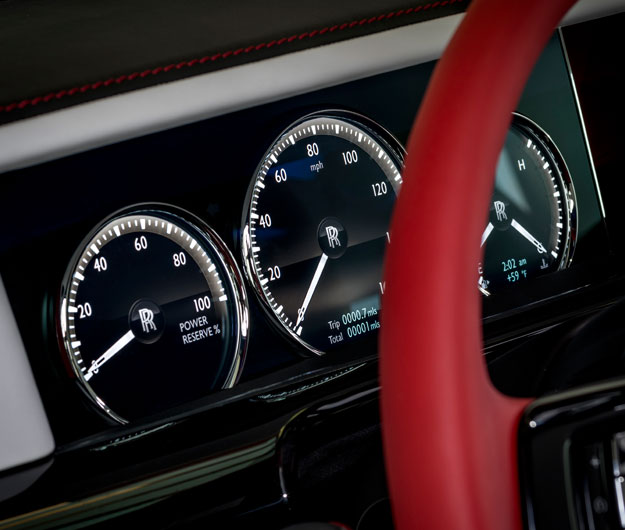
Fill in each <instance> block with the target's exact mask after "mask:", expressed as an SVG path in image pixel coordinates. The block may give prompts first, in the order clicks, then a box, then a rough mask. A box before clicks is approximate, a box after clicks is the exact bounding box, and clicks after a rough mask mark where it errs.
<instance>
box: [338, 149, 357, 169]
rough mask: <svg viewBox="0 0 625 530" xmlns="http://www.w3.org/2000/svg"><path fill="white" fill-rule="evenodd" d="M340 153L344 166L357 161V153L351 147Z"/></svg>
mask: <svg viewBox="0 0 625 530" xmlns="http://www.w3.org/2000/svg"><path fill="white" fill-rule="evenodd" d="M341 154H342V155H343V164H345V165H346V166H349V165H351V164H354V163H356V162H358V153H357V152H356V150H355V149H352V150H351V151H344V152H343V153H341Z"/></svg>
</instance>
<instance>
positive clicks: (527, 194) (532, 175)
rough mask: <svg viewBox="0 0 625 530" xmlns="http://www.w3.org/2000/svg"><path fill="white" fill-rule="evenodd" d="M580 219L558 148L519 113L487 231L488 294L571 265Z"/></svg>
mask: <svg viewBox="0 0 625 530" xmlns="http://www.w3.org/2000/svg"><path fill="white" fill-rule="evenodd" d="M575 219H576V218H575V193H574V191H573V187H572V183H571V180H570V178H569V175H568V172H567V169H566V165H565V164H564V161H563V160H562V158H561V156H560V155H559V152H558V150H557V148H556V147H555V145H553V143H552V142H551V140H550V139H549V137H548V136H547V135H546V134H545V133H544V132H543V131H542V130H541V129H539V128H538V126H537V125H536V124H534V123H533V122H531V121H530V120H528V119H527V118H524V117H523V116H520V115H515V117H514V120H513V123H512V127H511V128H510V131H509V132H508V136H507V138H506V143H505V146H504V149H503V152H502V154H501V156H500V158H499V162H498V165H497V175H496V180H495V191H494V193H493V197H492V200H491V203H490V213H489V220H488V224H487V226H486V229H485V230H484V233H483V234H482V246H484V247H485V248H484V262H483V263H480V264H479V267H478V274H479V280H478V285H479V288H480V290H481V291H482V292H483V293H484V294H486V295H489V294H492V293H495V292H497V291H498V290H501V289H504V288H506V287H510V286H513V285H515V284H517V283H519V282H523V281H525V280H527V279H529V278H533V277H536V276H539V275H541V274H545V273H547V272H552V271H554V270H557V269H560V268H563V267H566V266H568V264H569V263H570V260H571V257H572V251H573V244H574V236H575V232H576V221H575Z"/></svg>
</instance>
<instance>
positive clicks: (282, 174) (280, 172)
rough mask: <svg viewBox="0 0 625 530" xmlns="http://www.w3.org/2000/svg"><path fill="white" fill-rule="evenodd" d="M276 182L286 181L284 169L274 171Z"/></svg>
mask: <svg viewBox="0 0 625 530" xmlns="http://www.w3.org/2000/svg"><path fill="white" fill-rule="evenodd" d="M274 178H275V179H276V182H277V183H278V184H280V183H281V182H286V178H287V174H286V169H284V168H282V169H280V170H278V169H276V173H275V175H274Z"/></svg>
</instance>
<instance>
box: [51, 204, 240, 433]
mask: <svg viewBox="0 0 625 530" xmlns="http://www.w3.org/2000/svg"><path fill="white" fill-rule="evenodd" d="M60 300H61V302H60V308H59V321H60V322H59V323H60V330H61V338H62V343H63V345H64V348H65V350H66V354H67V356H68V358H69V361H70V364H71V366H72V368H73V370H74V372H75V374H76V376H77V378H78V380H79V382H80V384H81V387H82V388H83V390H85V392H86V393H87V394H88V396H89V397H90V398H91V399H92V400H93V401H94V402H95V403H96V404H97V405H98V406H99V407H100V408H101V409H102V410H103V411H104V412H106V413H107V414H108V415H109V416H110V417H112V418H114V419H115V420H117V421H119V422H122V423H125V422H126V421H128V420H132V419H136V418H140V417H142V416H145V415H148V414H151V413H154V412H158V411H161V410H163V409H166V408H169V407H172V406H174V405H178V404H181V403H184V402H187V401H190V400H193V399H196V398H199V397H202V396H204V395H206V394H207V393H208V392H210V391H212V390H215V389H219V388H224V387H229V386H232V385H233V384H234V383H235V381H236V379H237V377H238V375H239V373H240V369H241V367H242V363H243V359H244V352H245V341H246V336H247V306H246V300H245V294H244V291H243V290H242V285H241V282H240V277H239V274H238V272H237V269H236V266H235V265H234V261H233V260H232V258H231V257H230V255H229V253H228V250H227V248H226V247H225V245H224V244H223V243H222V242H221V240H220V239H219V238H218V236H217V235H216V234H215V233H214V232H212V231H211V230H210V229H209V228H208V227H205V226H203V225H202V222H201V221H200V220H198V219H196V218H193V217H192V216H190V215H189V214H187V213H185V212H182V211H179V210H175V209H172V208H167V209H163V208H161V207H160V206H157V207H153V208H152V207H139V208H137V209H132V210H127V211H123V212H121V213H118V214H116V215H114V216H113V217H112V218H111V219H109V220H107V221H105V222H104V223H102V225H100V226H99V227H97V228H96V229H95V230H94V231H93V232H92V233H91V234H90V235H89V236H88V237H87V239H86V240H85V242H84V243H83V245H82V246H81V247H80V248H79V250H78V251H77V253H76V255H75V258H74V260H73V262H72V263H71V265H70V267H69V269H68V271H67V273H66V277H65V280H64V283H63V286H62V292H61V297H60Z"/></svg>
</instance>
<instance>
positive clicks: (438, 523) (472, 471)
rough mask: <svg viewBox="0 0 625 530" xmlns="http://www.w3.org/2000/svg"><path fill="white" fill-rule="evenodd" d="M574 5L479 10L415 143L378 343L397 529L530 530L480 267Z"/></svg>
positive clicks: (432, 89) (460, 35)
mask: <svg viewBox="0 0 625 530" xmlns="http://www.w3.org/2000/svg"><path fill="white" fill-rule="evenodd" d="M572 4H573V1H572V0H549V1H548V2H545V1H544V0H506V1H502V0H476V1H474V2H473V3H472V4H471V6H470V7H469V9H468V11H467V14H466V16H465V18H464V20H463V22H462V24H461V26H460V28H459V29H458V31H457V33H456V34H455V36H454V37H453V39H452V41H451V43H450V45H449V47H448V49H447V50H446V52H445V54H444V56H443V58H442V59H441V61H440V62H439V64H438V66H437V68H436V70H435V73H434V75H433V78H432V80H431V82H430V85H429V88H428V91H427V94H426V96H425V99H424V102H423V104H422V107H421V109H420V112H419V116H418V119H417V121H416V123H415V126H414V128H413V131H412V134H411V136H410V140H409V144H408V155H407V163H406V169H405V172H404V184H403V187H402V190H401V194H400V197H399V200H398V202H397V205H396V209H395V213H394V218H393V222H392V228H391V244H390V246H389V249H388V253H387V262H386V269H385V278H386V292H385V295H384V299H383V308H382V329H381V380H382V426H383V436H384V446H385V458H386V466H387V473H388V478H389V487H390V491H391V498H392V504H393V511H394V517H395V522H396V527H397V528H398V529H417V528H427V529H428V530H431V529H436V528H441V529H445V530H450V529H455V528H464V529H472V530H503V529H520V528H521V527H522V523H521V512H520V503H519V499H520V497H519V486H518V470H517V448H516V444H517V424H518V420H519V417H520V414H521V413H522V411H523V408H524V407H525V405H526V403H527V401H525V400H517V399H512V398H508V397H505V396H503V395H501V394H500V393H499V392H498V391H497V390H495V389H494V387H493V386H492V384H491V382H490V379H489V377H488V373H487V370H486V366H485V362H484V360H483V357H482V355H481V352H482V335H481V310H480V306H481V299H480V296H481V295H480V294H479V292H478V290H477V264H478V262H479V261H480V236H481V234H482V231H483V230H484V226H485V224H486V213H487V211H488V203H489V201H490V197H491V194H492V187H493V177H494V174H495V167H496V162H497V158H498V156H499V153H500V151H501V148H502V146H503V143H504V139H505V135H506V132H507V129H508V127H509V124H510V118H511V112H512V111H513V110H514V108H515V105H516V104H517V102H518V100H519V97H520V94H521V91H522V89H523V86H524V84H525V81H526V79H527V77H528V76H529V73H530V71H531V68H532V66H533V65H534V63H535V61H536V60H537V58H538V55H539V54H540V52H541V51H542V49H543V47H544V45H545V43H546V41H547V40H548V38H549V37H550V35H551V34H552V31H553V29H554V27H555V25H556V23H557V22H558V21H559V20H560V18H561V17H562V16H563V15H564V13H565V12H566V10H567V9H568V8H569V7H570V5H572ZM407 89H409V88H408V87H407ZM459 94H461V97H458V95H459Z"/></svg>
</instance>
